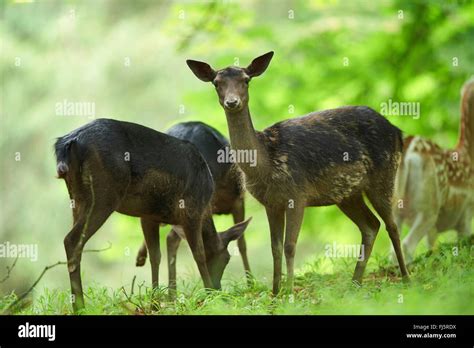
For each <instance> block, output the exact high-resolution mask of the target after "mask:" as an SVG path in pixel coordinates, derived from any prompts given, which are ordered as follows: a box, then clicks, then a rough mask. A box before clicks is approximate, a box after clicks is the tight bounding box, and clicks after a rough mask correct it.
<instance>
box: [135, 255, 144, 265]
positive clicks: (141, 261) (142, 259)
mask: <svg viewBox="0 0 474 348" xmlns="http://www.w3.org/2000/svg"><path fill="white" fill-rule="evenodd" d="M145 261H146V257H143V256H139V257H137V261H136V263H135V266H137V267H142V266H143V265H144V264H145Z"/></svg>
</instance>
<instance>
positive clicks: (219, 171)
mask: <svg viewBox="0 0 474 348" xmlns="http://www.w3.org/2000/svg"><path fill="white" fill-rule="evenodd" d="M166 134H168V135H171V136H174V137H176V138H178V139H181V140H185V141H189V142H191V143H192V144H194V145H195V146H196V147H197V148H198V150H199V151H200V152H201V155H202V156H203V158H204V159H205V160H206V163H207V165H208V166H209V169H210V170H211V174H212V177H213V179H214V183H215V191H214V195H213V198H212V203H211V205H212V213H213V214H218V215H220V214H232V217H233V218H234V223H239V222H242V221H244V216H245V204H244V187H243V176H242V172H241V171H240V169H239V168H238V166H237V165H236V164H234V163H230V162H225V161H224V162H223V161H219V160H218V156H219V153H220V151H223V150H224V149H225V148H226V147H229V146H230V144H229V141H228V140H227V139H226V138H225V137H224V136H223V135H222V134H221V133H220V132H219V131H218V130H217V129H215V128H213V127H211V126H209V125H207V124H205V123H202V122H183V123H178V124H176V125H174V126H173V127H171V128H170V129H169V130H168V131H167V132H166ZM183 237H184V235H183V233H182V230H181V229H178V228H173V229H171V231H170V233H168V236H167V238H166V243H167V250H168V271H169V278H170V281H169V283H170V287H171V288H173V287H175V284H176V282H175V279H176V255H177V250H178V247H179V244H180V241H181V239H182V238H183ZM237 245H238V248H239V253H240V255H241V256H242V261H243V264H244V269H245V274H246V276H247V278H248V279H249V280H250V264H249V261H248V257H247V246H246V243H245V237H244V235H242V237H240V238H239V239H238V240H237ZM146 257H147V249H146V243H145V242H144V243H143V244H142V247H141V248H140V250H139V252H138V255H137V259H136V265H137V266H143V265H144V264H145V260H146Z"/></svg>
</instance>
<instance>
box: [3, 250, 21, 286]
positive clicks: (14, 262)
mask: <svg viewBox="0 0 474 348" xmlns="http://www.w3.org/2000/svg"><path fill="white" fill-rule="evenodd" d="M17 261H18V255H17V256H16V258H15V260H14V261H13V263H12V265H11V266H7V275H6V276H5V277H3V279H2V280H0V284H1V283H3V282H5V281H6V280H7V279H8V278H10V273H11V271H12V269H13V268H14V267H15V265H16V262H17Z"/></svg>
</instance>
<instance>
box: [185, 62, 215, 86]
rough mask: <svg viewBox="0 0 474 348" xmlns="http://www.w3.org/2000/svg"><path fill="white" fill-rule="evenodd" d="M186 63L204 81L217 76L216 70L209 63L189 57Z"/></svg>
mask: <svg viewBox="0 0 474 348" xmlns="http://www.w3.org/2000/svg"><path fill="white" fill-rule="evenodd" d="M186 64H188V66H189V68H190V69H191V71H192V72H193V73H194V75H196V77H197V78H198V79H200V80H202V81H204V82H210V81H212V80H214V78H215V77H216V72H215V71H214V69H212V68H211V66H210V65H209V64H207V63H204V62H199V61H197V60H191V59H188V60H186Z"/></svg>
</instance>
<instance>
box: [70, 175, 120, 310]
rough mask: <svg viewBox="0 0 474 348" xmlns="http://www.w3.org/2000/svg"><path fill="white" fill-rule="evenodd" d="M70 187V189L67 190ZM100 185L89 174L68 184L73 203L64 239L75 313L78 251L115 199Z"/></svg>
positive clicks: (79, 298) (79, 303)
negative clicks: (72, 224)
mask: <svg viewBox="0 0 474 348" xmlns="http://www.w3.org/2000/svg"><path fill="white" fill-rule="evenodd" d="M71 186H72V187H71ZM104 187H107V186H106V185H104V183H100V179H99V178H97V180H96V181H94V179H93V176H92V175H90V176H89V177H88V178H87V180H84V182H82V183H80V184H79V183H76V185H71V183H70V182H69V183H68V189H69V190H70V195H71V197H72V199H73V200H74V206H73V217H74V226H73V228H72V229H71V231H70V232H69V233H68V234H67V235H66V237H65V238H64V248H65V250H66V256H67V263H68V271H69V278H70V282H71V293H72V295H73V296H74V297H73V298H74V301H73V309H74V311H77V310H78V309H81V308H83V307H84V296H83V291H82V281H81V259H82V251H83V250H84V246H85V244H86V243H87V241H88V240H89V239H90V238H91V237H92V236H93V235H94V233H95V232H96V231H97V230H98V229H99V228H100V227H101V226H102V225H103V223H104V222H105V221H106V220H107V218H108V217H109V216H110V215H111V214H112V212H113V211H114V210H115V209H116V207H117V205H118V203H119V196H118V195H116V194H113V193H111V192H106V191H104V190H106V189H104Z"/></svg>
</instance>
